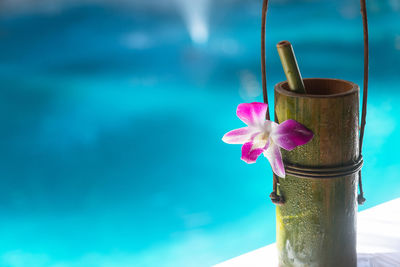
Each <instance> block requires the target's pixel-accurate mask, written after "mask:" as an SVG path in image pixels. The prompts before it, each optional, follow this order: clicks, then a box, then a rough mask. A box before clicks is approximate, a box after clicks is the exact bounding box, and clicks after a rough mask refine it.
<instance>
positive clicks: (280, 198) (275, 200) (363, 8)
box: [261, 0, 369, 205]
mask: <svg viewBox="0 0 400 267" xmlns="http://www.w3.org/2000/svg"><path fill="white" fill-rule="evenodd" d="M360 6H361V15H362V22H363V36H364V81H363V99H362V112H361V127H360V139H359V154H360V157H362V156H361V154H362V145H363V141H364V129H365V124H366V117H367V100H368V65H369V56H368V54H369V53H368V51H369V46H368V18H367V7H366V3H365V0H360ZM267 10H268V0H263V5H262V13H261V80H262V87H263V98H264V103H265V104H268V93H267V77H266V70H265V69H266V68H265V25H266V18H267ZM265 117H266V119H267V120H269V119H270V115H269V108H268V109H267V113H266V116H265ZM278 182H279V177H278V176H276V175H275V174H274V175H273V191H272V193H271V194H270V198H271V201H272V202H273V203H274V204H278V205H282V204H283V203H284V202H285V200H284V199H283V196H279V195H278V192H277V183H278ZM358 185H359V188H360V193H359V195H358V197H357V201H358V204H363V203H364V202H365V198H364V192H363V187H362V180H361V170H359V172H358Z"/></svg>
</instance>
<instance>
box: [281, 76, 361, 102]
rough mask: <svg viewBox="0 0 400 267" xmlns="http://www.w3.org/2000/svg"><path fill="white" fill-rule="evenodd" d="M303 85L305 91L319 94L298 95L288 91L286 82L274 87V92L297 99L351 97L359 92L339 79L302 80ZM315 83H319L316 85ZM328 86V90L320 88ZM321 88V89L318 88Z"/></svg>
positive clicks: (351, 83)
mask: <svg viewBox="0 0 400 267" xmlns="http://www.w3.org/2000/svg"><path fill="white" fill-rule="evenodd" d="M303 81H304V84H305V86H306V90H309V92H313V91H316V90H317V89H320V90H321V91H320V92H321V94H312V93H307V94H299V93H296V92H293V91H290V90H289V85H288V82H287V81H284V82H280V83H278V84H276V85H275V91H277V92H279V93H280V94H283V95H287V96H292V97H298V98H336V97H342V96H346V95H351V94H354V93H356V92H359V91H360V87H359V86H358V85H357V84H355V83H353V82H350V81H346V80H341V79H331V78H305V79H303ZM316 83H321V84H318V86H317V84H316ZM326 85H328V87H329V88H323V87H322V86H326ZM320 86H321V87H320ZM326 91H343V92H336V93H326V94H324V92H326Z"/></svg>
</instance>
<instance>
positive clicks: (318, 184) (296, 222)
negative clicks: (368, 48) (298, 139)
mask: <svg viewBox="0 0 400 267" xmlns="http://www.w3.org/2000/svg"><path fill="white" fill-rule="evenodd" d="M304 83H305V86H306V88H307V92H308V94H306V95H305V94H297V93H294V92H291V91H289V87H288V83H287V82H281V83H278V84H277V85H276V86H275V120H276V121H277V122H279V123H280V122H283V121H285V120H287V119H294V120H296V121H298V122H300V123H302V124H304V125H305V126H306V127H307V128H309V129H311V130H312V131H313V132H314V138H313V139H312V140H311V142H309V143H308V144H306V145H304V146H300V147H298V148H296V149H294V150H292V151H284V150H282V156H283V160H284V161H285V162H291V163H293V164H299V165H303V166H338V165H344V164H348V163H350V162H352V161H355V160H356V159H357V158H358V156H359V149H358V146H359V142H358V113H359V87H358V86H357V85H356V84H354V83H352V82H348V81H343V80H335V79H304ZM357 185H358V173H354V174H352V175H348V176H344V177H339V178H331V179H315V178H314V179H311V178H310V179H307V178H298V177H294V176H290V175H287V176H286V178H285V179H279V184H278V193H279V194H280V195H282V196H283V197H284V199H285V203H284V204H283V205H281V206H277V208H276V223H277V247H278V251H279V266H285V267H286V266H296V267H299V266H307V267H312V266H321V267H331V266H332V267H337V266H340V267H347V266H349V267H351V266H357V254H356V215H357Z"/></svg>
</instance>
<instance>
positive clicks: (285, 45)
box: [276, 41, 306, 94]
mask: <svg viewBox="0 0 400 267" xmlns="http://www.w3.org/2000/svg"><path fill="white" fill-rule="evenodd" d="M276 48H277V50H278V53H279V57H280V59H281V63H282V66H283V70H284V72H285V75H286V79H287V81H288V84H289V88H290V90H292V91H294V92H296V93H300V94H305V93H306V89H305V87H304V82H303V79H302V78H301V74H300V70H299V66H298V65H297V60H296V56H295V55H294V51H293V47H292V45H291V44H290V42H289V41H281V42H279V43H278V44H277V45H276Z"/></svg>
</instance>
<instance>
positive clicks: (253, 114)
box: [236, 102, 268, 126]
mask: <svg viewBox="0 0 400 267" xmlns="http://www.w3.org/2000/svg"><path fill="white" fill-rule="evenodd" d="M267 108H268V105H267V104H264V103H260V102H253V103H242V104H239V106H238V107H237V110H236V114H237V116H238V117H239V119H241V120H242V121H243V122H244V123H246V124H247V125H249V126H262V125H263V123H264V121H265V114H266V113H267Z"/></svg>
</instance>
